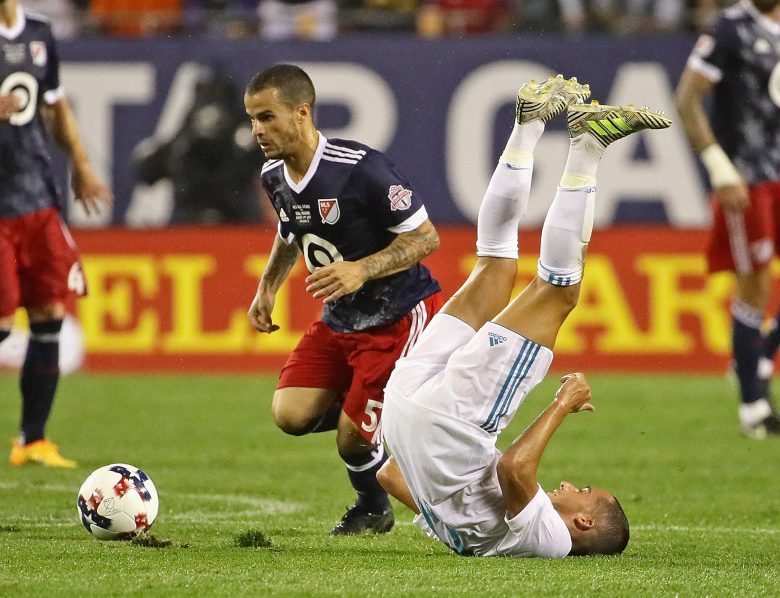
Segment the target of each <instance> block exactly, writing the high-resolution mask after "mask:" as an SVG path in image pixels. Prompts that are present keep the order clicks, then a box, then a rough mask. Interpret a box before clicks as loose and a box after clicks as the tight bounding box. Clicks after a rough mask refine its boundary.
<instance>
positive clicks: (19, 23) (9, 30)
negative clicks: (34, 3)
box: [0, 6, 27, 39]
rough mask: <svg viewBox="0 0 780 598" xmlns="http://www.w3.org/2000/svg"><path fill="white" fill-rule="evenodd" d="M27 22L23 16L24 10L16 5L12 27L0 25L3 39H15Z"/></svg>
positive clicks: (0, 33)
mask: <svg viewBox="0 0 780 598" xmlns="http://www.w3.org/2000/svg"><path fill="white" fill-rule="evenodd" d="M26 24H27V19H25V18H24V11H23V10H22V7H21V6H17V7H16V25H14V26H13V27H5V26H4V25H0V35H2V36H3V37H4V38H5V39H16V38H17V37H19V36H20V35H21V33H22V31H24V26H25V25H26Z"/></svg>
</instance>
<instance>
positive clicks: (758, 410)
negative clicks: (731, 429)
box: [739, 399, 772, 427]
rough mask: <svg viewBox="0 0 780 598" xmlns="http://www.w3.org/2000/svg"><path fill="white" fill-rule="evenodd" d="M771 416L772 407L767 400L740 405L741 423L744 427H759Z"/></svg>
mask: <svg viewBox="0 0 780 598" xmlns="http://www.w3.org/2000/svg"><path fill="white" fill-rule="evenodd" d="M771 414H772V406H771V405H770V404H769V401H768V400H767V399H758V400H757V401H753V402H752V403H740V404H739V421H740V423H741V424H742V425H743V426H751V427H752V426H757V425H758V424H760V423H761V422H762V421H764V420H765V419H766V418H767V417H769V416H770V415H771Z"/></svg>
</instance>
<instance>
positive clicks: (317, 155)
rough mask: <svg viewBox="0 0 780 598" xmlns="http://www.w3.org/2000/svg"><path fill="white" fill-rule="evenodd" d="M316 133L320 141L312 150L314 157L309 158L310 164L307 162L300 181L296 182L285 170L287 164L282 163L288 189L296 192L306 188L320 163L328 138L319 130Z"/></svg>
mask: <svg viewBox="0 0 780 598" xmlns="http://www.w3.org/2000/svg"><path fill="white" fill-rule="evenodd" d="M317 135H319V136H320V141H319V143H318V144H317V149H316V151H315V152H314V157H313V158H312V159H311V164H309V169H308V170H307V171H306V174H305V175H304V176H303V178H302V179H301V180H300V182H298V183H296V182H294V181H293V180H292V177H291V176H290V173H289V172H287V164H285V165H284V179H285V180H286V181H287V184H288V185H290V189H292V190H293V191H295V192H296V193H300V192H301V191H303V190H304V189H305V188H306V185H308V184H309V181H310V180H311V178H312V177H313V176H314V173H315V172H317V167H318V166H319V165H320V160H321V159H322V152H324V151H325V144H326V143H327V142H328V140H327V139H326V138H325V135H323V134H322V133H320V132H319V131H317Z"/></svg>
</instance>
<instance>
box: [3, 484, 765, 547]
mask: <svg viewBox="0 0 780 598" xmlns="http://www.w3.org/2000/svg"><path fill="white" fill-rule="evenodd" d="M19 489H30V490H42V491H45V492H62V493H68V494H70V493H73V494H74V496H75V491H74V489H73V488H72V487H71V486H64V485H55V484H42V485H40V486H38V485H32V484H23V483H21V482H0V490H19ZM164 497H165V498H169V497H170V498H172V499H174V500H177V501H180V500H186V501H191V502H206V503H213V502H217V503H222V504H224V505H241V506H245V507H252V508H248V509H240V510H233V511H232V512H230V513H214V512H205V511H200V510H186V511H179V512H175V513H167V514H166V515H165V518H166V519H168V520H171V521H182V522H191V523H210V522H214V523H218V522H222V521H224V522H230V521H236V520H239V519H245V518H251V517H257V516H262V515H279V514H291V513H296V512H298V511H301V510H303V508H304V505H303V504H302V503H297V502H290V501H282V500H277V499H272V498H257V497H254V496H243V495H232V494H214V493H210V494H205V493H203V494H201V493H197V492H191V493H177V492H174V493H166V494H165V495H164ZM74 509H75V507H74ZM401 517H403V515H401ZM16 521H18V522H24V525H25V527H70V526H72V525H73V523H72V522H70V521H69V522H67V523H65V522H64V521H57V520H54V519H50V520H48V522H46V521H40V519H39V518H36V519H35V520H33V519H30V518H27V517H21V518H19V519H18V520H16ZM396 525H400V526H404V527H407V526H413V525H414V524H413V523H412V522H411V521H410V520H408V519H406V520H405V519H401V520H400V521H396ZM631 530H632V531H639V532H658V533H667V532H677V533H697V534H725V535H735V534H745V535H750V534H761V535H766V534H770V535H774V534H780V527H705V526H687V525H659V524H639V525H632V526H631Z"/></svg>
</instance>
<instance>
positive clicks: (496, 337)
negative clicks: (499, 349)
mask: <svg viewBox="0 0 780 598" xmlns="http://www.w3.org/2000/svg"><path fill="white" fill-rule="evenodd" d="M488 340H489V342H490V346H491V347H495V346H496V345H500V344H501V343H505V342H506V337H505V336H501V335H500V334H496V333H495V332H488Z"/></svg>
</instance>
